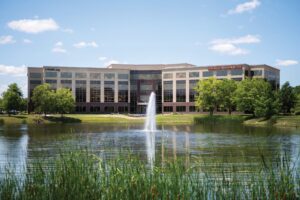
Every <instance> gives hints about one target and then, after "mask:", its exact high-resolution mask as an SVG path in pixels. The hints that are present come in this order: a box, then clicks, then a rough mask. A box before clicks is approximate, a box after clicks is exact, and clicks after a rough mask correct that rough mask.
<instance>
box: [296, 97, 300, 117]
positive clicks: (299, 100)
mask: <svg viewBox="0 0 300 200" xmlns="http://www.w3.org/2000/svg"><path fill="white" fill-rule="evenodd" d="M295 115H300V94H298V95H297V100H296V104H295Z"/></svg>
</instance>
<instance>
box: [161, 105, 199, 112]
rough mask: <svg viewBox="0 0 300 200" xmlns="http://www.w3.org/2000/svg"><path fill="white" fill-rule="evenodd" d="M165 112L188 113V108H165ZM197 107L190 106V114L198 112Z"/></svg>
mask: <svg viewBox="0 0 300 200" xmlns="http://www.w3.org/2000/svg"><path fill="white" fill-rule="evenodd" d="M163 110H164V112H187V111H188V110H187V107H186V106H176V107H175V110H174V109H173V106H164V109H163ZM196 111H197V110H196V106H189V112H196Z"/></svg>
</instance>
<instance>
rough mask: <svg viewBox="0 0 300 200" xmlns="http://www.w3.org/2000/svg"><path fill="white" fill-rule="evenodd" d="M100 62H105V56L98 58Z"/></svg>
mask: <svg viewBox="0 0 300 200" xmlns="http://www.w3.org/2000/svg"><path fill="white" fill-rule="evenodd" d="M98 59H99V60H100V61H104V60H106V59H107V57H105V56H101V57H99V58H98Z"/></svg>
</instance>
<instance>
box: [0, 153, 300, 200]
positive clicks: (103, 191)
mask: <svg viewBox="0 0 300 200" xmlns="http://www.w3.org/2000/svg"><path fill="white" fill-rule="evenodd" d="M49 166H51V167H50V168H49ZM215 166H216V169H218V170H217V171H214V172H210V171H209V170H208V169H207V168H205V167H203V165H201V163H199V162H197V159H196V160H195V163H194V164H193V165H190V166H187V165H186V164H185V163H184V162H181V161H175V162H174V161H172V162H166V163H164V165H163V166H162V165H159V166H156V167H154V169H153V170H151V169H150V168H149V166H147V165H145V163H144V162H143V161H141V160H139V159H137V158H136V157H132V156H128V157H127V156H126V157H123V158H122V157H121V158H116V159H112V160H108V161H103V160H101V158H99V157H97V156H95V155H93V154H91V153H88V152H86V151H80V152H77V153H68V154H66V155H63V154H62V155H60V156H59V157H58V158H57V159H56V160H52V161H49V160H48V161H39V162H36V163H33V164H31V165H30V166H29V167H28V168H27V171H26V172H25V173H26V174H23V176H15V175H14V173H12V172H11V171H9V170H3V169H2V170H1V174H4V177H3V178H1V179H0V199H6V200H9V199H297V198H299V197H300V196H299V193H300V190H299V186H300V180H299V171H298V169H296V168H293V165H290V160H289V159H288V158H287V157H279V158H278V159H277V160H276V161H275V164H270V163H268V162H266V161H265V160H264V157H263V156H262V163H261V165H260V166H259V167H257V166H256V167H255V169H257V170H255V171H252V172H249V173H243V175H240V174H238V173H236V171H237V170H238V169H235V168H234V167H233V166H231V167H229V168H228V167H227V168H223V167H222V164H218V163H216V164H215ZM225 169H226V170H225Z"/></svg>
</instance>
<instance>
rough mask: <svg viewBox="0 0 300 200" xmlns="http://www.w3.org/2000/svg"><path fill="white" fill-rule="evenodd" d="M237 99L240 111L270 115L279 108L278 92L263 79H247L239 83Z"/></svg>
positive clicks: (260, 115)
mask: <svg viewBox="0 0 300 200" xmlns="http://www.w3.org/2000/svg"><path fill="white" fill-rule="evenodd" d="M235 101H236V104H237V108H238V110H240V111H243V112H248V113H252V114H253V115H254V116H256V117H270V116H272V115H273V114H276V113H277V112H278V109H279V101H278V94H277V93H276V91H273V90H272V86H271V85H270V83H269V82H267V81H265V80H263V79H245V80H243V81H241V82H240V83H239V84H238V87H237V90H236V93H235Z"/></svg>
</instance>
